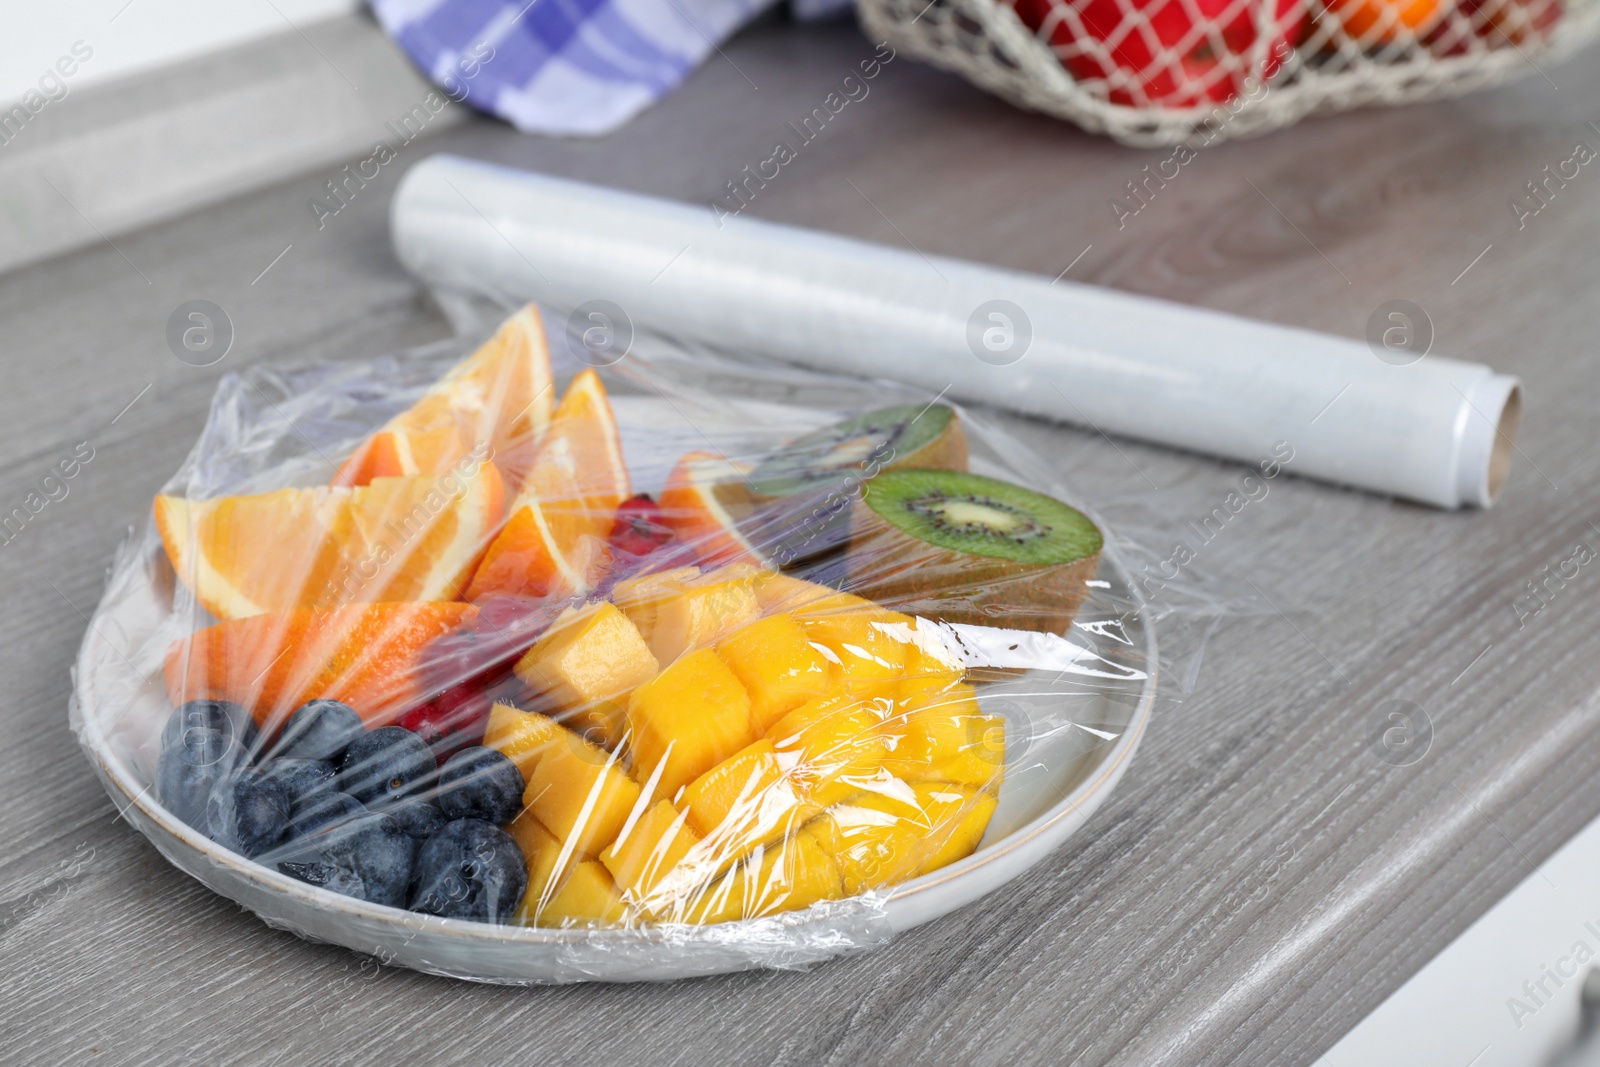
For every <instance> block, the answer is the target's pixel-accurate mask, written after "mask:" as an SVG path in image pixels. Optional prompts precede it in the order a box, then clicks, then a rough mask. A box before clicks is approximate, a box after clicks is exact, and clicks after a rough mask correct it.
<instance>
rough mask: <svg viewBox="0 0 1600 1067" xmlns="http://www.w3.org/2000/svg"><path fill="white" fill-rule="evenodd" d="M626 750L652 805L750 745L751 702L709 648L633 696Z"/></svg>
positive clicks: (684, 659)
mask: <svg viewBox="0 0 1600 1067" xmlns="http://www.w3.org/2000/svg"><path fill="white" fill-rule="evenodd" d="M628 731H629V746H630V749H631V751H632V754H633V768H634V773H635V775H636V776H637V778H638V780H639V781H641V782H643V783H645V787H646V789H647V790H649V793H650V797H651V799H652V802H653V801H655V800H660V799H663V798H665V799H669V800H670V799H671V798H672V797H674V796H676V795H677V792H678V790H679V789H681V788H683V787H684V786H686V785H688V784H689V783H690V782H691V781H693V780H694V779H695V778H697V777H699V776H700V775H702V774H704V773H705V772H706V771H708V770H710V769H711V768H712V767H714V766H716V765H717V764H718V763H720V762H722V761H723V760H725V759H727V758H728V757H729V756H731V755H733V754H734V753H735V752H737V751H739V750H740V749H741V748H743V747H744V746H745V745H748V744H749V743H750V742H751V741H754V740H755V731H754V729H753V728H752V727H751V725H750V696H749V694H748V693H746V692H745V688H744V686H743V685H742V684H740V682H739V679H738V678H736V677H735V676H734V674H733V672H732V671H731V670H729V669H728V665H727V664H725V663H723V662H722V660H721V659H720V658H719V657H718V656H717V654H716V653H715V652H714V651H712V650H711V649H709V648H702V649H699V650H697V651H694V652H690V653H689V654H687V655H685V656H683V657H681V658H680V659H678V660H677V661H675V662H674V663H673V664H672V665H671V666H669V667H667V668H666V669H665V670H663V671H662V672H661V673H660V674H658V675H656V676H655V677H654V678H652V679H651V680H650V681H648V682H646V683H645V684H643V685H641V686H640V687H639V688H637V689H635V690H634V691H633V697H632V698H631V699H630V700H629V702H628Z"/></svg>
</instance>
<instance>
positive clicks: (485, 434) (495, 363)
mask: <svg viewBox="0 0 1600 1067" xmlns="http://www.w3.org/2000/svg"><path fill="white" fill-rule="evenodd" d="M554 406H555V390H554V386H553V383H552V381H551V377H550V351H549V347H548V346H547V344H546V342H545V335H544V324H543V323H542V322H541V321H540V319H539V312H538V311H536V310H535V309H534V307H533V305H532V304H529V305H528V306H527V307H525V308H523V309H522V310H521V311H518V312H517V313H516V314H515V315H512V316H511V317H510V318H509V319H507V320H506V321H505V322H503V323H501V324H500V329H499V330H497V331H496V332H495V335H494V336H493V337H491V338H489V340H488V341H486V342H484V344H483V347H481V348H479V349H478V350H477V351H476V352H474V353H473V354H472V355H471V356H469V357H468V358H467V359H465V360H463V361H462V362H460V363H458V364H457V365H456V366H455V367H453V368H451V370H450V372H449V373H448V374H446V375H445V376H444V377H443V378H441V379H440V380H439V381H438V382H437V383H435V384H434V385H433V387H432V388H430V389H429V390H428V391H427V392H426V393H425V394H423V396H422V398H421V399H419V400H418V401H417V402H416V403H415V404H412V405H411V407H409V408H407V409H406V410H405V411H402V412H401V413H400V414H398V415H396V416H395V417H394V418H392V419H390V420H389V421H388V422H387V423H385V424H384V426H383V428H382V429H380V430H378V432H376V433H374V434H373V435H372V436H371V437H369V438H367V439H366V440H365V441H363V442H362V443H361V445H359V446H358V447H357V448H356V450H355V452H354V453H353V454H351V456H350V458H349V459H347V460H345V461H344V463H343V464H342V465H340V467H339V470H338V472H337V473H336V474H335V475H334V476H333V481H332V482H331V483H330V484H332V485H335V486H355V485H366V484H367V483H368V482H370V481H372V480H373V479H374V478H384V477H407V476H412V475H429V474H433V475H442V474H445V473H447V472H448V471H449V470H450V469H451V468H453V467H455V466H457V465H458V464H459V463H460V462H461V461H462V460H463V459H465V458H467V457H468V456H472V457H475V458H478V459H483V458H491V459H494V460H495V461H496V463H498V464H499V466H500V467H501V469H502V470H504V471H506V472H507V474H508V475H509V476H510V477H511V480H512V484H513V485H516V484H519V482H520V477H521V474H522V472H523V471H525V470H526V468H527V464H528V460H529V458H530V457H531V456H532V454H533V448H534V443H535V442H536V441H537V440H538V437H539V434H541V433H543V432H544V428H545V426H546V425H548V424H549V422H550V410H551V408H553V407H554Z"/></svg>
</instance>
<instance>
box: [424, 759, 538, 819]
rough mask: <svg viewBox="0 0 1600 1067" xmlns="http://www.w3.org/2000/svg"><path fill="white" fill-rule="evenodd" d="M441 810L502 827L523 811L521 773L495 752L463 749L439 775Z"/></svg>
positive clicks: (446, 761) (448, 814) (514, 765)
mask: <svg viewBox="0 0 1600 1067" xmlns="http://www.w3.org/2000/svg"><path fill="white" fill-rule="evenodd" d="M439 810H440V811H442V812H444V816H445V818H447V819H482V820H483V821H484V822H490V823H494V824H495V825H496V826H503V825H505V824H506V823H508V822H510V821H511V820H512V819H515V818H516V817H517V813H518V812H520V811H521V810H522V772H521V771H519V770H517V765H516V764H515V763H512V762H511V761H510V760H509V759H507V758H506V756H505V755H504V754H503V753H500V752H497V751H495V750H494V749H492V748H464V749H462V750H461V751H460V752H457V753H456V754H455V755H454V756H451V757H450V758H449V759H447V760H445V761H444V768H443V769H442V770H441V771H440V772H439Z"/></svg>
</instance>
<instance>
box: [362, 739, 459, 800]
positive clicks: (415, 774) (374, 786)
mask: <svg viewBox="0 0 1600 1067" xmlns="http://www.w3.org/2000/svg"><path fill="white" fill-rule="evenodd" d="M437 769H438V765H437V764H436V763H434V760H433V753H432V752H431V751H429V750H428V745H427V743H426V742H425V741H423V740H422V738H420V737H418V736H417V735H416V734H414V733H412V732H411V731H410V730H406V729H403V728H401V727H399V726H385V727H383V728H382V729H378V730H373V731H372V732H371V733H365V734H362V735H361V736H360V737H358V738H356V739H355V740H354V741H352V742H351V743H350V747H349V748H347V749H346V750H345V753H344V759H343V760H342V761H341V762H340V764H339V788H340V789H342V790H344V791H345V792H346V793H349V794H350V795H351V796H353V797H355V798H356V799H357V800H359V801H361V802H362V803H363V804H376V803H382V802H385V801H394V800H399V799H401V798H402V797H405V796H407V795H409V794H410V793H412V792H414V791H415V790H416V789H417V788H418V787H419V786H421V785H425V784H427V780H428V779H429V778H431V777H432V776H433V774H434V772H435V771H436V770H437Z"/></svg>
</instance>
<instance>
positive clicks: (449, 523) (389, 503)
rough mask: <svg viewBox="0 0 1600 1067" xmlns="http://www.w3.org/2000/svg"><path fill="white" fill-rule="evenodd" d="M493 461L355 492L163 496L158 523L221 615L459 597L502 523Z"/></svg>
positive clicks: (181, 570) (189, 579)
mask: <svg viewBox="0 0 1600 1067" xmlns="http://www.w3.org/2000/svg"><path fill="white" fill-rule="evenodd" d="M504 501H505V490H504V485H503V483H502V480H501V477H500V472H499V469H498V468H497V467H496V466H495V464H493V463H492V462H484V463H481V464H479V463H476V462H474V460H473V457H470V456H469V457H467V458H466V460H464V461H463V463H462V464H458V466H457V469H456V470H454V471H451V472H450V473H447V474H445V475H442V476H438V477H416V478H377V479H374V480H373V481H372V482H371V484H369V485H366V486H362V487H360V488H357V489H330V488H325V487H320V486H316V487H310V488H304V489H279V490H277V491H275V492H271V493H257V494H253V495H249V496H229V497H218V498H216V499H214V500H202V501H191V500H186V499H184V498H183V497H176V496H158V497H156V499H155V506H154V509H155V524H156V529H157V531H158V532H159V533H160V536H161V544H162V546H163V547H164V548H165V549H166V552H167V559H168V560H170V561H171V563H172V569H173V571H175V572H176V573H177V576H178V578H179V580H180V581H182V582H183V584H184V585H185V586H186V587H187V588H188V589H189V591H190V592H192V593H193V594H194V597H195V599H196V600H197V601H199V602H200V604H201V606H203V607H204V608H205V609H206V610H207V611H209V612H211V614H213V615H215V616H216V617H217V618H219V619H240V618H245V617H248V616H251V615H261V614H264V613H267V612H281V611H289V610H292V609H294V608H309V607H320V608H333V607H338V606H344V605H351V604H361V603H375V602H377V601H380V600H454V599H458V598H459V597H460V595H461V588H462V586H463V584H464V583H465V582H466V581H467V579H468V578H469V577H470V576H471V574H472V572H473V568H474V566H475V565H476V563H477V561H478V558H479V557H480V556H481V555H482V553H483V550H484V547H485V545H487V543H488V541H489V538H490V537H491V536H492V535H493V534H494V532H495V530H496V528H497V527H498V525H499V522H500V517H501V513H502V508H503V506H504Z"/></svg>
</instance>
